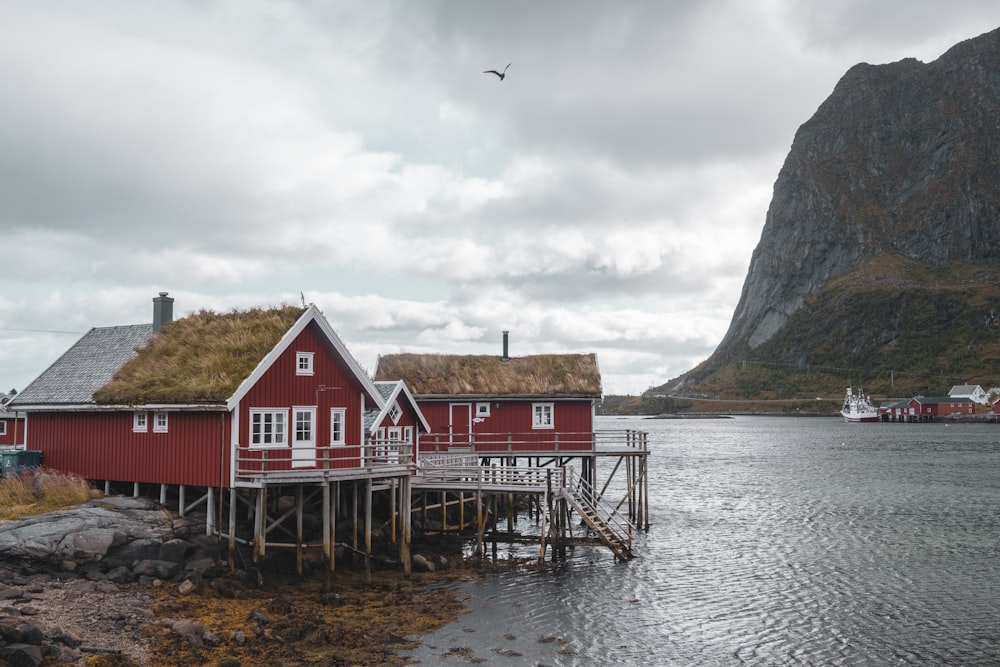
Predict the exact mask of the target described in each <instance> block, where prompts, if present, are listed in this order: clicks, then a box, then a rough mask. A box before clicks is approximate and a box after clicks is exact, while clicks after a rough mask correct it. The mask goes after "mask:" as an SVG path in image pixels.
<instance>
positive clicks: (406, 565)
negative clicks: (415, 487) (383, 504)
mask: <svg viewBox="0 0 1000 667" xmlns="http://www.w3.org/2000/svg"><path fill="white" fill-rule="evenodd" d="M399 504H400V515H401V516H400V521H399V529H400V538H399V560H401V561H403V574H410V573H411V564H410V510H411V502H410V476H409V475H407V476H405V477H403V478H401V479H400V488H399Z"/></svg>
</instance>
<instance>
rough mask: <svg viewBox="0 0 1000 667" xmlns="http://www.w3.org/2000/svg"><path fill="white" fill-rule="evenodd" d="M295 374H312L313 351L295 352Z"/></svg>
mask: <svg viewBox="0 0 1000 667" xmlns="http://www.w3.org/2000/svg"><path fill="white" fill-rule="evenodd" d="M295 374H296V375H312V374H313V353H312V352H296V353H295Z"/></svg>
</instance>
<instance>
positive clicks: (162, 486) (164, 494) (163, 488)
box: [160, 484, 167, 505]
mask: <svg viewBox="0 0 1000 667" xmlns="http://www.w3.org/2000/svg"><path fill="white" fill-rule="evenodd" d="M160 504H161V505H166V504H167V485H166V484H160Z"/></svg>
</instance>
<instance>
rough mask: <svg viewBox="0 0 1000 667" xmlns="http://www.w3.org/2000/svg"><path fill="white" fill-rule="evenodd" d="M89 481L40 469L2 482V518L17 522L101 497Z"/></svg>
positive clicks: (0, 507) (0, 481) (6, 478)
mask: <svg viewBox="0 0 1000 667" xmlns="http://www.w3.org/2000/svg"><path fill="white" fill-rule="evenodd" d="M100 496H101V494H100V492H98V491H97V490H95V489H93V488H91V486H90V485H89V484H88V483H87V480H85V479H82V478H80V477H76V476H73V475H66V474H63V473H58V472H53V471H51V470H45V469H39V470H36V471H31V472H23V473H20V474H17V475H11V476H9V477H4V478H3V479H0V519H18V518H21V517H24V516H32V515H35V514H45V513H46V512H51V511H52V510H57V509H62V508H64V507H72V506H73V505H79V504H81V503H85V502H87V501H88V500H90V499H91V498H99V497H100Z"/></svg>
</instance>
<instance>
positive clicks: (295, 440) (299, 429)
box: [292, 408, 316, 468]
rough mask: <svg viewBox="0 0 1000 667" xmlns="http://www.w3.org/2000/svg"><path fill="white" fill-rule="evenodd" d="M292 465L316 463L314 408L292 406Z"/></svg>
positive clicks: (312, 464) (294, 466)
mask: <svg viewBox="0 0 1000 667" xmlns="http://www.w3.org/2000/svg"><path fill="white" fill-rule="evenodd" d="M292 431H293V435H292V467H293V468H311V467H314V466H315V465H316V408H292Z"/></svg>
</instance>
